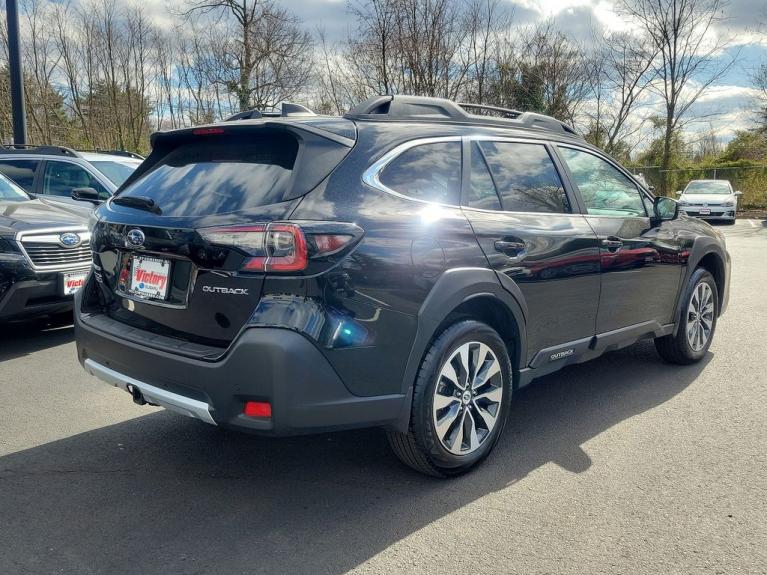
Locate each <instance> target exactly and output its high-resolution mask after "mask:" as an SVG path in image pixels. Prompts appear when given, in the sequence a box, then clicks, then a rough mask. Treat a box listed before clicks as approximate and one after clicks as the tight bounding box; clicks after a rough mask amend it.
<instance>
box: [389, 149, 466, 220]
mask: <svg viewBox="0 0 767 575" xmlns="http://www.w3.org/2000/svg"><path fill="white" fill-rule="evenodd" d="M378 179H379V181H380V182H381V183H382V184H383V185H384V186H386V187H387V188H389V189H390V190H394V191H395V192H398V193H400V194H403V195H405V196H408V197H410V198H415V199H417V200H424V201H427V202H438V203H441V204H449V205H453V206H457V205H458V202H459V199H458V197H459V195H460V193H461V143H460V142H435V143H433V144H420V145H417V146H414V147H412V148H410V149H408V150H405V151H404V152H402V153H401V154H400V155H399V156H397V157H396V158H394V159H393V160H392V161H391V162H389V163H388V164H387V165H386V167H385V168H384V169H383V171H382V172H381V174H380V175H379V176H378Z"/></svg>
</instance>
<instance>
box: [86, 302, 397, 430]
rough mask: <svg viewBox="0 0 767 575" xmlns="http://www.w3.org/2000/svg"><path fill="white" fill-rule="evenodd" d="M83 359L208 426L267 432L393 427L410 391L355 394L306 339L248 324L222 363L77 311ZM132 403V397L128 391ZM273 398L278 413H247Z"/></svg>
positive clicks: (110, 378) (108, 377)
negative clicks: (140, 339)
mask: <svg viewBox="0 0 767 575" xmlns="http://www.w3.org/2000/svg"><path fill="white" fill-rule="evenodd" d="M75 334H76V338H77V353H78V358H79V360H80V363H81V364H82V365H83V367H84V368H85V369H86V371H88V372H89V373H91V374H92V375H95V376H97V377H99V378H100V379H102V380H104V381H105V382H107V383H109V384H110V385H115V386H117V387H120V388H122V389H126V390H127V389H130V388H132V387H135V388H138V389H139V390H140V391H141V394H142V395H143V397H144V399H145V400H146V401H147V402H149V403H154V404H157V405H161V406H163V407H166V408H168V409H171V410H174V411H177V412H180V413H183V414H184V415H188V416H192V417H196V418H198V419H201V420H203V421H206V422H208V423H214V424H216V425H220V426H224V427H231V428H236V429H239V430H243V431H250V432H255V433H261V434H267V435H293V434H302V433H315V432H323V431H330V430H337V429H347V428H355V427H372V426H387V425H394V424H395V423H396V422H397V421H398V419H399V418H400V416H401V411H402V409H403V408H404V407H405V405H406V404H405V396H404V395H384V396H373V397H360V396H356V395H353V394H352V393H351V392H349V390H348V389H347V387H346V386H345V385H344V383H343V382H342V381H341V379H340V378H339V377H338V375H337V374H336V372H335V371H334V370H333V368H332V367H331V366H330V364H329V363H328V362H327V360H326V359H325V358H324V356H323V355H322V354H321V353H320V351H319V350H318V349H317V348H316V347H315V345H314V344H313V343H312V342H310V341H309V340H308V339H307V338H305V337H304V336H302V335H301V334H299V333H297V332H294V331H291V330H287V329H282V328H251V329H246V330H244V331H243V332H242V334H241V335H240V336H239V337H238V339H237V340H236V341H235V342H234V343H233V344H232V346H231V347H230V348H229V350H228V351H227V353H226V354H225V355H224V356H222V357H221V359H219V360H217V361H206V360H201V359H196V358H190V357H184V356H181V355H178V354H174V353H169V352H167V351H161V350H158V349H153V348H150V347H148V346H144V345H140V344H139V343H136V342H135V341H127V340H125V339H122V338H119V337H116V336H115V335H113V334H112V333H107V332H105V331H103V330H101V329H98V328H95V327H93V326H92V325H88V318H87V316H83V315H82V314H81V313H80V312H77V313H76V314H75ZM125 399H126V401H127V400H129V398H128V397H127V396H126V398H125ZM246 401H268V402H269V403H270V404H271V406H272V417H270V418H259V417H248V416H245V415H244V414H243V408H244V405H245V402H246Z"/></svg>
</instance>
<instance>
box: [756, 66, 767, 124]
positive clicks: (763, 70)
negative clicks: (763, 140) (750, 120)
mask: <svg viewBox="0 0 767 575" xmlns="http://www.w3.org/2000/svg"><path fill="white" fill-rule="evenodd" d="M752 80H753V82H754V87H755V88H756V89H757V90H758V95H757V105H758V106H759V120H760V123H761V125H762V128H764V129H767V62H764V63H762V64H761V65H760V66H759V67H758V68H757V69H756V70H755V71H754V73H753V76H752Z"/></svg>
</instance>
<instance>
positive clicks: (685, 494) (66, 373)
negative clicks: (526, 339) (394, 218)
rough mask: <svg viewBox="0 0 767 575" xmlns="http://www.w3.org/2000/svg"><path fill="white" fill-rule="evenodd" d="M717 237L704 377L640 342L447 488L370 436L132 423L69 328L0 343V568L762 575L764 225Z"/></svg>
mask: <svg viewBox="0 0 767 575" xmlns="http://www.w3.org/2000/svg"><path fill="white" fill-rule="evenodd" d="M718 229H720V230H722V231H724V232H725V234H726V235H727V242H728V249H729V251H730V253H731V254H732V258H733V272H732V273H733V276H732V288H731V294H730V308H729V310H728V312H727V313H726V314H725V316H723V318H722V320H721V322H720V324H719V326H718V331H717V334H716V336H715V338H714V343H713V345H712V347H711V351H710V353H709V354H708V357H707V358H706V359H705V360H704V361H703V362H702V363H700V364H698V365H693V366H689V367H684V368H680V367H675V366H669V365H665V364H663V363H662V362H661V361H660V359H659V358H658V356H657V355H656V353H655V350H654V348H653V346H652V344H651V343H639V344H636V345H634V346H632V347H630V348H627V349H625V350H622V351H619V352H614V353H611V354H608V355H606V356H603V357H602V358H600V359H597V360H595V361H593V362H591V363H586V364H583V365H580V366H573V367H570V368H566V369H565V370H563V371H561V372H559V373H557V374H554V375H552V376H549V377H547V378H545V379H544V380H541V381H540V382H539V383H538V384H537V385H534V386H532V387H530V388H528V389H526V390H525V391H523V392H522V393H520V394H519V395H518V396H517V397H516V398H515V401H514V404H513V408H512V410H511V419H510V421H509V425H508V426H507V429H506V432H505V434H504V436H503V437H502V439H501V442H500V444H499V446H498V448H497V449H496V451H495V452H494V453H493V455H492V456H491V458H490V459H489V460H488V461H487V463H486V464H484V465H483V466H482V467H480V468H479V469H477V470H476V471H475V472H473V473H470V474H468V475H466V476H464V477H461V478H459V479H456V480H452V481H438V480H432V479H429V478H425V477H422V476H419V475H418V474H416V473H414V472H412V471H410V470H408V469H406V468H405V467H403V466H402V465H401V464H399V463H398V461H397V460H396V459H395V457H394V456H393V455H392V454H391V453H390V451H389V448H388V446H387V444H386V441H385V438H384V436H383V433H382V432H380V431H378V430H364V431H357V432H345V433H338V434H330V435H322V436H313V437H304V438H290V439H265V438H259V437H250V436H244V435H239V434H235V433H229V432H224V431H221V430H218V429H216V428H213V427H210V426H207V425H205V424H203V423H201V422H198V421H194V420H190V419H186V418H184V417H181V416H177V415H174V414H171V413H167V412H165V411H163V410H158V409H155V408H149V407H138V406H136V405H134V404H133V403H131V401H130V398H129V396H128V395H127V394H125V393H124V392H120V391H118V390H116V389H113V388H109V387H107V386H106V385H104V384H103V383H101V382H99V381H98V380H96V379H95V378H92V377H90V376H87V375H86V374H85V373H84V372H83V371H82V369H81V368H80V366H79V364H78V363H77V360H76V358H75V350H74V343H73V340H72V329H71V327H70V326H66V325H64V326H50V327H48V328H46V329H40V327H39V326H27V327H24V328H16V327H14V328H13V329H9V328H7V327H5V328H3V335H2V339H0V341H2V344H1V345H0V421H1V422H2V426H1V427H0V429H1V430H2V434H0V517H2V521H0V573H9V574H10V573H14V574H15V573H34V574H38V573H76V574H86V573H109V574H113V573H137V574H138V573H331V574H336V573H345V572H348V571H356V572H360V573H396V572H406V571H407V572H416V573H458V572H461V573H474V572H504V573H638V572H647V573H672V572H673V573H677V572H678V573H757V572H764V571H765V569H767V567H765V566H767V552H765V549H767V472H765V470H766V469H767V407H766V406H767V364H766V362H765V360H766V359H767V352H765V351H764V350H765V347H766V346H767V331H766V330H765V328H764V325H765V322H767V304H765V286H767V256H766V255H765V254H766V253H767V222H762V221H756V220H740V221H738V222H737V223H736V225H735V226H721V227H719V228H718ZM648 297H652V296H651V294H648Z"/></svg>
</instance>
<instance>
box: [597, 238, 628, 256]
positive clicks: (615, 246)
mask: <svg viewBox="0 0 767 575" xmlns="http://www.w3.org/2000/svg"><path fill="white" fill-rule="evenodd" d="M602 247H604V248H606V249H607V250H608V251H611V252H616V251H618V250H619V249H621V248H622V247H623V242H622V241H621V240H620V239H618V238H612V237H611V238H605V239H604V240H602Z"/></svg>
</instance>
